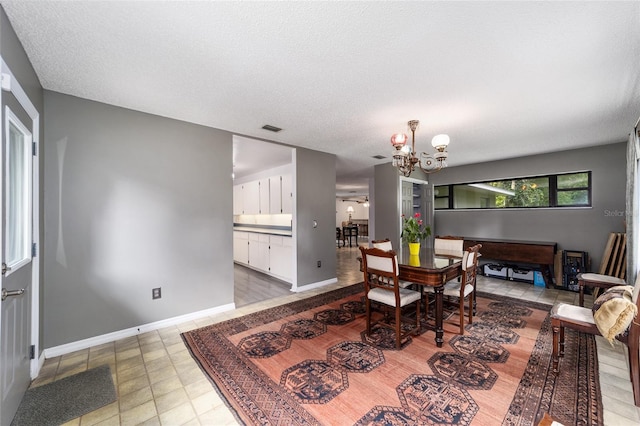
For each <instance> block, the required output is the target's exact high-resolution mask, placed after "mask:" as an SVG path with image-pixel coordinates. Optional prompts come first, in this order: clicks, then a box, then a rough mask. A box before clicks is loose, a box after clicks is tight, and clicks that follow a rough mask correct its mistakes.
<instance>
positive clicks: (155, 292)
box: [151, 287, 162, 300]
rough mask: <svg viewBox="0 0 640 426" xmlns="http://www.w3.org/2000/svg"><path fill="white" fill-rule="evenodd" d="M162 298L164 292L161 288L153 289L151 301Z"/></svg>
mask: <svg viewBox="0 0 640 426" xmlns="http://www.w3.org/2000/svg"><path fill="white" fill-rule="evenodd" d="M161 297H162V290H161V289H160V287H157V288H154V289H151V299H154V300H155V299H160V298H161Z"/></svg>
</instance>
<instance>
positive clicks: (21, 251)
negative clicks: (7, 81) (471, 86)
mask: <svg viewBox="0 0 640 426" xmlns="http://www.w3.org/2000/svg"><path fill="white" fill-rule="evenodd" d="M5 99H6V100H5ZM7 103H10V105H11V108H12V109H13V110H12V109H11V108H10V107H9V106H7ZM2 105H3V108H2V113H3V114H2V150H1V151H0V152H1V154H0V171H1V175H2V185H1V186H2V190H1V191H2V198H1V209H0V210H1V215H2V223H1V225H2V227H1V231H0V233H1V234H0V235H1V236H2V238H1V239H2V246H1V248H2V249H1V254H2V278H0V281H1V284H2V302H1V315H0V343H1V347H0V398H1V399H0V401H1V405H0V424H2V425H5V424H6V425H8V424H10V423H11V420H12V419H13V416H14V415H15V412H16V410H17V408H18V405H19V404H20V400H21V399H22V396H23V395H24V392H25V391H26V389H27V387H28V386H29V382H30V362H31V361H30V359H31V351H30V347H31V297H32V283H31V282H32V278H33V277H32V243H33V220H32V218H33V204H32V202H33V198H32V191H33V185H32V184H33V174H32V170H33V159H34V156H33V150H32V140H33V139H32V129H31V121H30V120H29V116H28V115H27V113H26V112H25V111H23V110H22V109H21V108H20V106H19V104H18V103H17V102H14V101H13V98H12V97H11V96H3V97H2ZM14 111H15V112H14ZM18 117H24V118H23V119H22V120H21V119H20V118H18ZM25 122H26V123H29V126H27V125H25V124H23V123H25Z"/></svg>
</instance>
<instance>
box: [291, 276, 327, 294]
mask: <svg viewBox="0 0 640 426" xmlns="http://www.w3.org/2000/svg"><path fill="white" fill-rule="evenodd" d="M337 282H338V278H330V279H328V280H324V281H318V282H315V283H311V284H305V285H302V286H300V287H296V288H292V289H291V291H293V292H295V293H300V292H302V291H307V290H312V289H314V288H318V287H324V286H326V285H329V284H334V283H337Z"/></svg>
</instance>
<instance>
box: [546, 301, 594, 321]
mask: <svg viewBox="0 0 640 426" xmlns="http://www.w3.org/2000/svg"><path fill="white" fill-rule="evenodd" d="M555 316H556V317H558V318H566V319H568V320H574V321H582V322H586V323H589V324H595V321H594V320H593V313H592V312H591V309H589V308H583V307H582V306H575V305H570V304H568V303H559V304H558V305H556V315H555Z"/></svg>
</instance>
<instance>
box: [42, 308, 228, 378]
mask: <svg viewBox="0 0 640 426" xmlns="http://www.w3.org/2000/svg"><path fill="white" fill-rule="evenodd" d="M235 308H236V304H235V303H229V304H227V305H222V306H217V307H215V308H211V309H205V310H202V311H197V312H192V313H190V314H185V315H180V316H177V317H173V318H167V319H164V320H160V321H156V322H152V323H148V324H142V325H139V326H137V327H131V328H127V329H124V330H119V331H114V332H113V333H107V334H103V335H101V336H95V337H90V338H88V339H83V340H78V341H76V342H71V343H66V344H64V345H60V346H54V347H52V348H47V349H45V350H44V351H43V355H44V358H43V363H44V359H46V358H53V357H56V356H60V355H64V354H68V353H71V352H75V351H79V350H82V349H87V348H90V347H92V346H98V345H102V344H104V343H110V342H114V341H116V340H119V339H124V338H127V337H131V336H136V335H138V334H143V333H147V332H149V331H153V330H158V329H160V328H165V327H170V326H172V325H178V324H182V323H184V322H187V321H193V320H196V319H200V318H203V317H206V316H210V315H216V314H219V313H222V312H227V311H232V310H234V309H235ZM41 366H42V364H41Z"/></svg>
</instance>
